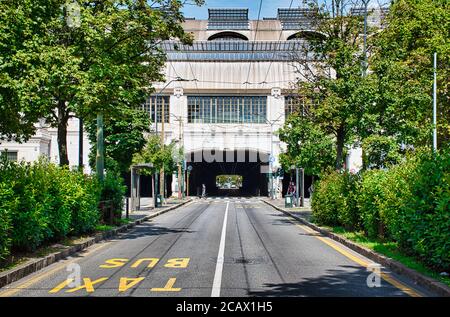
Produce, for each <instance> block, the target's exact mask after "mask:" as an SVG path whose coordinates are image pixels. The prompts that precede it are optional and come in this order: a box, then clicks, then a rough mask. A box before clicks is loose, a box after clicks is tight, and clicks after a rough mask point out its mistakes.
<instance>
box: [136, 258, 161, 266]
mask: <svg viewBox="0 0 450 317" xmlns="http://www.w3.org/2000/svg"><path fill="white" fill-rule="evenodd" d="M158 261H159V259H157V258H144V259H139V260H137V261H136V262H134V263H133V265H131V267H133V268H135V267H138V266H139V265H141V264H142V263H144V262H148V265H147V267H148V268H152V267H155V265H156V264H157V263H158Z"/></svg>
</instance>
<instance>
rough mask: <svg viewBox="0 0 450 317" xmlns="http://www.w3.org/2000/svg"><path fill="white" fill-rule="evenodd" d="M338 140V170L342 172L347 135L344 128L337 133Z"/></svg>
mask: <svg viewBox="0 0 450 317" xmlns="http://www.w3.org/2000/svg"><path fill="white" fill-rule="evenodd" d="M336 139H337V140H336V141H337V144H336V169H337V170H340V169H341V168H342V163H343V162H342V161H343V159H344V142H345V133H344V128H343V127H340V128H339V130H338V131H337V135H336Z"/></svg>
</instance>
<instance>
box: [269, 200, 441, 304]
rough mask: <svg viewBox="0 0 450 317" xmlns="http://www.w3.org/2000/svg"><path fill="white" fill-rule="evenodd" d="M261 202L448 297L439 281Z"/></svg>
mask: <svg viewBox="0 0 450 317" xmlns="http://www.w3.org/2000/svg"><path fill="white" fill-rule="evenodd" d="M261 200H262V201H263V202H265V203H266V204H267V205H269V206H271V207H273V208H275V209H276V210H278V211H281V212H282V213H284V214H286V215H288V216H290V217H292V218H294V219H296V220H298V221H299V222H301V223H302V224H304V225H305V226H308V227H310V228H311V229H314V230H315V231H317V232H319V233H321V234H323V235H324V236H326V237H328V238H331V239H333V240H335V241H337V242H339V243H341V244H343V245H345V246H346V247H348V248H350V249H352V250H353V251H356V252H357V253H359V254H361V255H363V256H365V257H367V258H368V259H371V260H372V261H374V262H377V263H379V264H381V265H382V266H384V267H387V268H389V269H390V270H391V271H393V272H395V273H397V274H400V275H403V276H406V277H408V278H410V279H411V280H413V281H414V283H416V284H418V285H420V286H422V287H425V288H427V289H429V290H430V291H433V292H436V293H437V294H438V295H440V296H445V297H450V287H448V286H447V285H445V284H443V283H441V282H439V281H436V280H434V279H432V278H430V277H428V276H425V275H423V274H421V273H419V272H417V271H415V270H413V269H410V268H408V267H406V266H405V265H403V264H402V263H400V262H398V261H395V260H393V259H391V258H388V257H386V256H384V255H381V254H379V253H376V252H374V251H372V250H370V249H368V248H365V247H363V246H361V245H358V244H356V243H354V242H352V241H350V240H348V239H346V238H344V237H341V236H339V235H337V234H335V233H332V232H330V231H329V230H326V229H324V228H321V227H319V226H317V225H315V224H313V223H311V222H308V221H307V220H305V219H303V218H301V217H299V216H296V215H294V214H292V213H291V212H289V211H287V210H286V209H284V208H281V207H278V206H276V205H274V204H272V203H270V202H269V201H267V200H265V199H261Z"/></svg>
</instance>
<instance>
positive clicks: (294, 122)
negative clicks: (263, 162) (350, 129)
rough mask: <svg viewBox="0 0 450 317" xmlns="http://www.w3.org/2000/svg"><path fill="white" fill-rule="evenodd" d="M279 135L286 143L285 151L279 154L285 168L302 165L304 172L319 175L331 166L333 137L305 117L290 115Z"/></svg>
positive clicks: (296, 114) (333, 152)
mask: <svg viewBox="0 0 450 317" xmlns="http://www.w3.org/2000/svg"><path fill="white" fill-rule="evenodd" d="M279 137H280V140H281V141H283V142H285V143H286V144H287V151H286V152H285V153H282V154H281V155H280V161H281V163H282V166H283V168H284V169H285V170H290V168H291V166H292V165H295V166H297V167H303V168H304V169H305V173H306V174H309V175H319V174H320V173H321V172H322V171H324V170H325V169H326V168H327V167H330V166H333V163H334V158H335V149H334V140H333V138H332V137H331V136H330V135H328V134H326V133H324V132H323V131H322V130H321V129H319V128H318V127H317V126H315V125H314V123H312V122H311V121H310V120H309V119H308V118H307V117H305V116H302V115H300V114H298V113H295V114H292V115H290V116H289V117H288V119H287V120H286V124H285V126H284V127H283V128H282V129H280V130H279Z"/></svg>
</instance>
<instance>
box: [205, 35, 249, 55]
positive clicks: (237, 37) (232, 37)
mask: <svg viewBox="0 0 450 317" xmlns="http://www.w3.org/2000/svg"><path fill="white" fill-rule="evenodd" d="M208 41H228V42H225V43H224V46H225V50H227V51H229V50H231V49H232V48H233V47H234V45H232V44H233V42H231V43H230V42H229V41H248V38H247V37H246V36H244V35H242V34H239V33H236V32H220V33H217V34H214V35H211V36H210V37H209V38H208Z"/></svg>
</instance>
